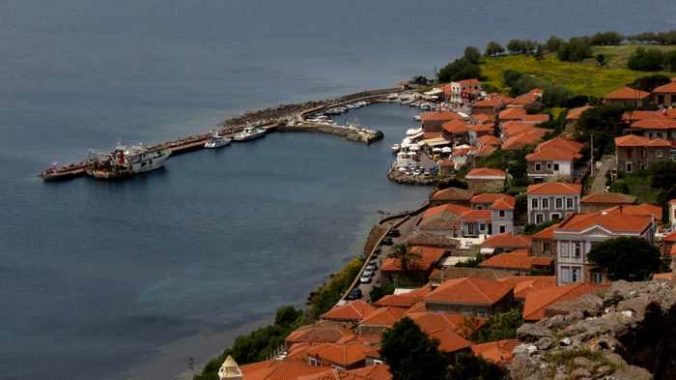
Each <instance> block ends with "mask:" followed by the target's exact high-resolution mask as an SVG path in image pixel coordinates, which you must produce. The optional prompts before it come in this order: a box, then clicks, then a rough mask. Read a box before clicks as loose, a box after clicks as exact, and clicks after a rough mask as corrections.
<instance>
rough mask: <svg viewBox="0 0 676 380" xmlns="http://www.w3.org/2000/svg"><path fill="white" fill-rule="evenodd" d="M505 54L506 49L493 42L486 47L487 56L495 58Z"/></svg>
mask: <svg viewBox="0 0 676 380" xmlns="http://www.w3.org/2000/svg"><path fill="white" fill-rule="evenodd" d="M504 52H505V48H503V47H502V45H500V44H499V43H497V42H495V41H491V42H489V43H488V45H486V51H485V54H486V55H487V56H489V57H495V56H498V55H501V54H503V53H504Z"/></svg>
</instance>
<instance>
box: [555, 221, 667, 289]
mask: <svg viewBox="0 0 676 380" xmlns="http://www.w3.org/2000/svg"><path fill="white" fill-rule="evenodd" d="M622 236H628V237H640V238H643V239H646V240H647V241H648V242H650V243H651V244H652V243H653V242H654V237H655V217H654V216H653V215H636V214H624V213H621V209H620V212H608V211H600V212H596V213H592V214H572V215H570V216H569V217H567V218H566V219H565V220H563V221H562V222H561V223H559V225H558V227H557V228H556V229H555V230H554V242H555V244H556V245H557V247H556V249H557V260H556V278H557V284H559V285H564V284H570V283H576V282H593V283H605V282H607V279H606V276H605V274H604V273H602V272H601V271H600V270H598V269H597V268H595V267H594V265H593V264H592V263H590V262H589V260H588V259H587V254H588V253H589V251H590V250H591V249H592V247H593V246H594V244H596V243H599V242H602V241H605V240H607V239H612V238H616V237H622Z"/></svg>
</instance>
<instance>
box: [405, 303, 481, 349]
mask: <svg viewBox="0 0 676 380" xmlns="http://www.w3.org/2000/svg"><path fill="white" fill-rule="evenodd" d="M408 316H409V317H410V318H411V319H412V320H413V321H414V322H415V323H416V324H417V325H418V326H419V327H420V329H421V330H422V331H424V332H425V334H427V335H429V336H430V337H432V338H435V339H437V340H438V341H439V350H441V351H443V352H447V353H451V352H456V351H459V350H463V349H466V348H469V347H470V346H471V345H472V343H471V342H470V341H468V340H467V339H465V338H464V337H463V336H462V335H461V332H462V333H465V332H466V331H465V330H466V329H467V327H466V326H465V323H466V322H465V317H464V316H462V315H459V314H442V313H431V312H423V313H410V314H409V315H408Z"/></svg>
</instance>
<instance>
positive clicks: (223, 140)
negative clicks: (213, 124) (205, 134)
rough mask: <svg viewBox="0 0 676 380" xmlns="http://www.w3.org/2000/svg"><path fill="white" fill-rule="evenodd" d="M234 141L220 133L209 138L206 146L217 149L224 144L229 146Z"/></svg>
mask: <svg viewBox="0 0 676 380" xmlns="http://www.w3.org/2000/svg"><path fill="white" fill-rule="evenodd" d="M231 142H232V139H230V138H227V137H225V136H221V135H219V134H218V133H216V134H214V135H213V136H211V137H209V138H208V139H207V142H205V143H204V147H205V148H207V149H216V148H220V147H223V146H227V145H229V144H230V143H231Z"/></svg>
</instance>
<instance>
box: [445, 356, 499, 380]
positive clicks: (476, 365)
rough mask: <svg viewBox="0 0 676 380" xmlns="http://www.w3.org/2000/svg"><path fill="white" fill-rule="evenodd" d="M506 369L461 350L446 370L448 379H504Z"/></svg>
mask: <svg viewBox="0 0 676 380" xmlns="http://www.w3.org/2000/svg"><path fill="white" fill-rule="evenodd" d="M507 377H508V376H507V370H505V369H504V368H502V367H500V366H498V365H497V364H494V363H491V362H489V361H487V360H485V359H483V358H481V357H479V356H476V355H474V354H473V353H472V352H461V353H459V354H458V355H457V356H456V357H455V363H454V364H453V365H452V366H451V368H450V369H449V371H448V377H447V379H448V380H467V379H474V380H498V379H506V378H507Z"/></svg>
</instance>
